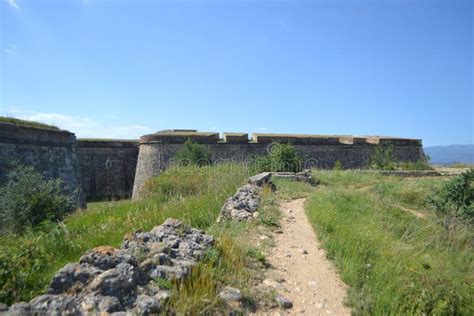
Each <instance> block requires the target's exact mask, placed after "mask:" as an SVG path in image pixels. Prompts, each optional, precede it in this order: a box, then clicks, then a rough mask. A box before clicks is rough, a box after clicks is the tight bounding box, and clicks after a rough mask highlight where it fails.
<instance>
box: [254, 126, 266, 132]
mask: <svg viewBox="0 0 474 316" xmlns="http://www.w3.org/2000/svg"><path fill="white" fill-rule="evenodd" d="M253 130H254V131H256V132H263V131H268V128H267V127H255V128H254V129H253Z"/></svg>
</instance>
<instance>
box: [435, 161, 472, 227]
mask: <svg viewBox="0 0 474 316" xmlns="http://www.w3.org/2000/svg"><path fill="white" fill-rule="evenodd" d="M428 202H429V203H430V204H431V205H432V206H433V207H434V209H435V211H436V215H437V216H438V218H439V219H440V222H441V223H442V224H443V227H444V228H445V229H447V230H449V229H451V228H454V227H456V226H458V224H472V223H473V221H474V169H470V170H468V171H466V172H464V173H463V174H461V175H460V176H457V177H455V178H453V179H451V180H450V181H448V182H446V184H445V185H444V186H443V188H441V189H440V190H435V191H434V192H433V194H432V195H431V196H430V197H428Z"/></svg>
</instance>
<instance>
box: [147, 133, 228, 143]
mask: <svg viewBox="0 0 474 316" xmlns="http://www.w3.org/2000/svg"><path fill="white" fill-rule="evenodd" d="M188 139H190V140H192V141H193V142H196V143H199V144H212V143H217V142H218V141H219V133H208V132H198V131H196V130H164V131H160V132H157V133H154V134H150V135H144V136H142V137H140V143H151V142H155V143H162V144H173V143H174V144H180V143H184V142H186V141H187V140H188Z"/></svg>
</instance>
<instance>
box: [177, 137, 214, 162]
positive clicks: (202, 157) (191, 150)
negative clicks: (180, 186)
mask: <svg viewBox="0 0 474 316" xmlns="http://www.w3.org/2000/svg"><path fill="white" fill-rule="evenodd" d="M211 157H212V153H211V150H210V149H209V148H208V147H205V146H203V145H200V144H197V143H195V142H193V141H191V140H190V139H188V140H187V141H186V142H185V143H184V145H183V147H182V148H181V149H180V150H178V152H177V153H176V155H175V156H174V160H175V164H177V165H179V166H189V165H197V166H208V165H211V164H212V159H211Z"/></svg>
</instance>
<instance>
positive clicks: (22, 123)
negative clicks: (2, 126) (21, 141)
mask: <svg viewBox="0 0 474 316" xmlns="http://www.w3.org/2000/svg"><path fill="white" fill-rule="evenodd" d="M0 123H10V124H15V125H17V126H24V127H34V128H42V129H50V130H55V131H58V130H59V128H58V127H56V126H53V125H48V124H43V123H39V122H33V121H25V120H20V119H16V118H13V117H5V116H0Z"/></svg>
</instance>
